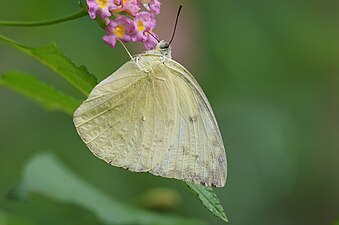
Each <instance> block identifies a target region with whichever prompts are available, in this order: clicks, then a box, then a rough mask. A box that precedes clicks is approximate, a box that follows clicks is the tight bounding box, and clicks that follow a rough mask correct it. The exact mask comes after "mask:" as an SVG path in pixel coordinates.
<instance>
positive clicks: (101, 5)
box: [97, 0, 108, 9]
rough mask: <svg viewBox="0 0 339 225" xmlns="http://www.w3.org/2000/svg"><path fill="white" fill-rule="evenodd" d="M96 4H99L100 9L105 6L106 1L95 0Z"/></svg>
mask: <svg viewBox="0 0 339 225" xmlns="http://www.w3.org/2000/svg"><path fill="white" fill-rule="evenodd" d="M97 4H98V5H99V7H100V9H103V8H105V7H107V5H108V1H107V0H97Z"/></svg>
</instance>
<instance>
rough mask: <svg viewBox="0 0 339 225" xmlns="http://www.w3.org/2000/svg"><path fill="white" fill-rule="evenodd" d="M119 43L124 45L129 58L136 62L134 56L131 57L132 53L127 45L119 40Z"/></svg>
mask: <svg viewBox="0 0 339 225" xmlns="http://www.w3.org/2000/svg"><path fill="white" fill-rule="evenodd" d="M118 41H119V42H120V43H121V44H122V46H123V47H124V49H125V50H126V52H127V54H128V56H129V57H130V58H131V59H132V60H133V61H134V59H133V56H132V55H131V53H130V52H129V51H128V49H127V47H126V45H125V44H124V43H123V42H122V41H121V40H120V39H119V38H118Z"/></svg>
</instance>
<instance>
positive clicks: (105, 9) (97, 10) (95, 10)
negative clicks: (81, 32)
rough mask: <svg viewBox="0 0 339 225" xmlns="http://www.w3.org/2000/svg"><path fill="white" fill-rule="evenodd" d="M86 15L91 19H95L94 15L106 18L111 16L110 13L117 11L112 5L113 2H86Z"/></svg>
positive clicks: (108, 0) (109, 0)
mask: <svg viewBox="0 0 339 225" xmlns="http://www.w3.org/2000/svg"><path fill="white" fill-rule="evenodd" d="M87 5H88V14H89V16H90V17H91V19H95V18H96V15H100V16H101V17H102V18H108V17H110V16H111V13H110V11H111V10H115V9H117V6H116V5H115V4H114V0H87Z"/></svg>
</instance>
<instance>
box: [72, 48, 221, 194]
mask: <svg viewBox="0 0 339 225" xmlns="http://www.w3.org/2000/svg"><path fill="white" fill-rule="evenodd" d="M74 124H75V127H76V129H77V131H78V133H79V135H80V137H81V138H82V140H83V141H84V142H85V143H86V145H87V146H88V148H89V149H90V150H91V151H92V152H93V154H94V155H96V156H97V157H98V158H100V159H103V160H104V161H106V162H108V163H109V164H111V165H113V166H118V167H123V168H125V169H128V170H131V171H135V172H150V173H152V174H154V175H157V176H162V177H168V178H176V179H179V180H184V181H187V182H193V183H198V184H203V185H206V186H215V187H223V186H224V185H225V182H226V176H227V162H226V154H225V148H224V144H223V140H222V137H221V134H220V131H219V128H218V124H217V121H216V119H215V116H214V114H213V111H212V108H211V106H210V104H209V102H208V100H207V98H206V96H205V94H204V92H203V90H202V89H201V87H200V86H199V84H198V82H197V81H196V80H195V79H194V77H193V76H192V75H191V74H190V72H189V71H188V70H187V69H185V68H184V67H183V66H182V65H180V64H179V63H177V62H176V61H174V60H172V59H171V47H170V45H169V43H168V42H166V41H161V42H159V43H158V44H157V46H156V48H155V49H154V50H150V51H147V52H145V53H142V54H139V55H137V56H135V57H133V58H132V60H130V61H129V62H127V63H126V64H124V65H123V66H121V67H120V68H119V69H118V70H117V71H116V72H114V73H113V74H112V75H110V76H109V77H107V78H106V79H105V80H103V81H102V82H100V83H99V84H98V85H97V86H96V87H94V89H93V90H92V92H91V93H90V95H89V97H88V99H87V100H86V101H84V102H83V103H82V104H81V106H80V107H79V108H78V109H77V110H76V112H75V113H74Z"/></svg>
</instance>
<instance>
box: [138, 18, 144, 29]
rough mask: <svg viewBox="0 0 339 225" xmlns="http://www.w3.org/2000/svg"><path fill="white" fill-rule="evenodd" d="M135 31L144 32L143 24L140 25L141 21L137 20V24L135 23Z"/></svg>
mask: <svg viewBox="0 0 339 225" xmlns="http://www.w3.org/2000/svg"><path fill="white" fill-rule="evenodd" d="M137 30H138V31H143V30H145V27H144V24H143V23H142V21H141V20H138V22H137Z"/></svg>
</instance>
